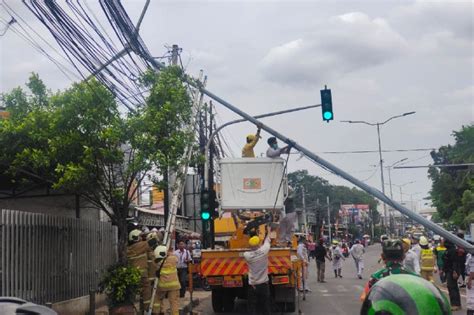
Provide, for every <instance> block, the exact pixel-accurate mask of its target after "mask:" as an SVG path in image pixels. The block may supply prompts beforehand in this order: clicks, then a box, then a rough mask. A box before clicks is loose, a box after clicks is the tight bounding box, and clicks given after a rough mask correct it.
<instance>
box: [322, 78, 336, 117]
mask: <svg viewBox="0 0 474 315" xmlns="http://www.w3.org/2000/svg"><path fill="white" fill-rule="evenodd" d="M321 109H322V115H323V120H324V121H326V122H329V121H330V120H333V119H334V113H333V112H332V96H331V90H330V89H328V88H327V86H324V90H321Z"/></svg>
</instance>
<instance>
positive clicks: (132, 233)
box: [128, 229, 142, 242]
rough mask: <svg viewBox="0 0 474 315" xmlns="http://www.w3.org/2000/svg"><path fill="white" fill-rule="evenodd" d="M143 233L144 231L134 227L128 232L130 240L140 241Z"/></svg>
mask: <svg viewBox="0 0 474 315" xmlns="http://www.w3.org/2000/svg"><path fill="white" fill-rule="evenodd" d="M141 234H142V231H140V230H139V229H134V230H132V231H130V233H128V240H129V241H130V242H134V241H138V239H139V238H140V235H141Z"/></svg>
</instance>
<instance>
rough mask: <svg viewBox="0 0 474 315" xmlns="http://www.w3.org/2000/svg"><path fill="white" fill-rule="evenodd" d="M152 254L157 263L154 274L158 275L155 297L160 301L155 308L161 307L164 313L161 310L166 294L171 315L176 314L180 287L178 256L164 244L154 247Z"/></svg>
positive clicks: (177, 312)
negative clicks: (156, 269)
mask: <svg viewBox="0 0 474 315" xmlns="http://www.w3.org/2000/svg"><path fill="white" fill-rule="evenodd" d="M154 256H155V258H156V259H157V261H156V262H157V265H158V271H157V275H156V276H157V277H159V280H158V292H157V298H158V300H159V301H160V302H159V303H158V307H157V308H158V309H160V308H161V312H162V313H165V312H163V309H162V308H163V307H162V305H163V300H164V299H165V296H167V297H168V302H169V304H170V309H171V315H178V314H179V289H180V288H181V285H180V284H179V280H178V268H177V266H178V257H176V256H175V255H173V252H172V251H168V249H167V248H166V246H163V245H160V246H158V247H157V248H156V249H155V251H154ZM158 273H159V274H158ZM155 301H156V299H155Z"/></svg>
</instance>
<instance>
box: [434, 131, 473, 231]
mask: <svg viewBox="0 0 474 315" xmlns="http://www.w3.org/2000/svg"><path fill="white" fill-rule="evenodd" d="M453 136H454V139H455V141H456V142H455V144H454V145H452V146H451V145H447V146H442V147H440V148H439V149H438V151H433V152H431V157H432V158H433V161H434V164H455V163H456V164H461V163H473V162H474V125H469V126H463V127H462V128H461V130H460V131H455V132H453ZM428 174H429V178H430V179H431V180H432V182H433V183H432V187H431V191H430V196H431V200H432V203H433V205H434V206H435V207H436V209H437V211H438V214H439V217H440V218H441V219H445V220H451V221H452V222H453V223H454V224H456V225H458V226H460V227H461V228H465V227H466V226H467V225H468V224H469V223H472V222H474V220H473V219H474V214H473V212H474V211H473V209H474V207H473V197H472V196H473V193H474V177H473V175H472V168H465V167H450V168H434V167H433V168H430V169H429V170H428Z"/></svg>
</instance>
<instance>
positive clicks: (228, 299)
mask: <svg viewBox="0 0 474 315" xmlns="http://www.w3.org/2000/svg"><path fill="white" fill-rule="evenodd" d="M223 291H224V298H223V300H224V312H229V313H230V312H232V311H233V310H234V302H235V294H234V291H233V290H232V289H227V290H223Z"/></svg>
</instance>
